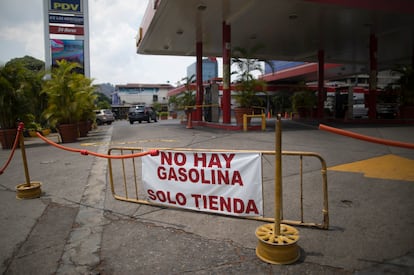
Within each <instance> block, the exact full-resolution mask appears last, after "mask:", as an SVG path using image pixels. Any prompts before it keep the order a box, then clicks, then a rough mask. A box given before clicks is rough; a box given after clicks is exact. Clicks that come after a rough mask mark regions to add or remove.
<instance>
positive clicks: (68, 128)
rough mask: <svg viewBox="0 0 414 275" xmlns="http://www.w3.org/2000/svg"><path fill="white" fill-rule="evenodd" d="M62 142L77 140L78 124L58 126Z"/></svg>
mask: <svg viewBox="0 0 414 275" xmlns="http://www.w3.org/2000/svg"><path fill="white" fill-rule="evenodd" d="M58 129H59V134H60V137H61V139H62V143H69V142H75V141H77V140H78V124H77V123H73V124H61V125H59V127H58Z"/></svg>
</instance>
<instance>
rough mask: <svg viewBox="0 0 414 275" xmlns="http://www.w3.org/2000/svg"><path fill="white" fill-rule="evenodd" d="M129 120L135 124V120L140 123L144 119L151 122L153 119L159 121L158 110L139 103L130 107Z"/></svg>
mask: <svg viewBox="0 0 414 275" xmlns="http://www.w3.org/2000/svg"><path fill="white" fill-rule="evenodd" d="M128 120H129V123H130V124H133V123H134V122H135V121H138V122H139V123H141V122H142V121H146V122H148V123H150V122H151V120H152V121H154V122H157V112H156V111H155V110H154V109H153V108H152V107H148V106H143V105H137V106H134V107H131V108H129V111H128Z"/></svg>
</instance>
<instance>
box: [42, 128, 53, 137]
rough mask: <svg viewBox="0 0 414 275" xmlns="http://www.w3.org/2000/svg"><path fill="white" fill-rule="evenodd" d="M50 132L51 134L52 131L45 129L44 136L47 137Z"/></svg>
mask: <svg viewBox="0 0 414 275" xmlns="http://www.w3.org/2000/svg"><path fill="white" fill-rule="evenodd" d="M50 132H51V130H50V129H43V130H42V135H43V136H47V135H49V134H50Z"/></svg>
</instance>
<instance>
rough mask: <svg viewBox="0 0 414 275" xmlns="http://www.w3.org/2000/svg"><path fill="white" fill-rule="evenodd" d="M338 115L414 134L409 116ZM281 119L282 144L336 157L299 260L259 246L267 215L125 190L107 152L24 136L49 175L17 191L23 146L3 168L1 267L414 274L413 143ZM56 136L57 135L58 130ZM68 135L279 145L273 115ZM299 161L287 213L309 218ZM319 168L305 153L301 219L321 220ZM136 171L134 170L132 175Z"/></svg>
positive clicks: (132, 142)
mask: <svg viewBox="0 0 414 275" xmlns="http://www.w3.org/2000/svg"><path fill="white" fill-rule="evenodd" d="M330 125H331V126H334V127H338V128H342V129H346V130H349V131H353V132H356V133H359V134H363V135H368V136H372V137H378V138H383V139H389V140H395V141H401V142H406V143H414V127H413V126H412V125H372V124H363V125H358V124H330ZM282 128H283V132H282V150H284V151H295V152H297V151H300V152H302V151H305V152H315V153H317V154H319V155H320V156H322V157H323V159H324V160H325V161H326V163H327V166H328V172H327V182H328V198H329V199H328V202H329V229H327V230H326V229H318V228H314V227H308V226H295V228H297V229H298V230H299V234H300V239H299V242H298V245H299V247H300V258H299V260H298V261H296V262H295V263H293V264H289V265H273V264H268V263H265V262H263V261H262V260H260V259H259V258H258V257H257V256H256V252H255V249H256V246H257V243H258V239H257V238H256V236H255V230H256V228H258V227H259V226H261V225H263V224H264V223H265V222H263V221H257V220H250V219H242V218H236V217H232V216H222V215H215V214H208V213H202V212H196V211H188V210H183V209H176V208H168V207H159V206H151V205H146V204H138V203H134V202H125V201H121V200H117V199H115V198H114V196H113V192H112V191H113V190H112V188H111V185H110V182H111V180H110V177H109V173H108V171H109V167H108V160H107V159H105V158H100V157H94V156H91V155H83V154H79V153H73V152H68V151H65V150H61V149H58V148H56V147H53V146H51V145H48V144H46V143H45V142H43V141H42V140H40V139H39V138H26V139H25V149H26V155H27V161H28V170H29V175H30V179H31V180H32V181H40V182H41V183H42V187H41V188H42V195H41V197H40V198H36V199H28V200H22V199H17V198H16V190H15V188H16V186H17V185H18V184H21V183H25V173H24V165H23V161H22V156H21V153H20V151H16V153H15V155H14V157H13V159H12V162H11V163H10V166H9V167H8V168H7V169H6V171H5V172H4V174H2V175H0V206H1V211H0V220H1V223H0V243H1V248H0V262H1V265H0V272H1V273H2V274H185V273H188V274H414V216H413V213H414V200H413V195H414V179H413V173H414V150H411V149H405V148H400V147H391V146H386V145H380V144H374V143H369V142H366V141H361V140H356V139H352V138H348V137H345V136H339V135H336V134H333V133H329V132H325V131H321V130H319V129H318V123H317V122H314V121H307V122H303V121H291V120H283V121H282ZM48 138H49V139H50V140H52V141H55V142H59V139H58V136H57V134H51V135H49V136H48ZM62 145H64V146H68V147H70V148H77V149H82V150H89V151H93V152H98V153H101V154H106V153H107V151H108V149H109V148H115V147H116V148H126V147H128V148H139V147H144V148H193V149H200V148H202V149H206V151H208V150H209V149H225V150H252V151H269V150H270V151H271V150H274V149H275V135H274V120H269V121H268V125H267V129H266V131H249V132H241V131H228V130H222V129H212V128H207V127H199V126H195V127H194V128H193V129H186V126H185V125H184V124H181V123H180V121H179V120H171V119H170V120H166V121H159V122H157V123H150V124H147V123H142V124H138V123H137V124H133V125H129V123H128V122H127V121H116V122H114V123H113V124H112V125H103V126H99V127H98V128H97V129H94V130H93V131H91V132H90V133H89V134H88V137H85V138H80V139H79V140H78V142H75V143H69V144H62ZM9 154H10V150H1V151H0V165H2V164H3V163H4V162H5V161H6V159H7V158H8V156H9ZM273 160H274V159H273V157H272V156H263V165H264V168H263V184H264V186H263V188H264V199H265V207H264V212H265V214H266V215H270V216H272V209H273V207H274V202H273V200H272V199H273V198H272V197H273V191H272V186H273V183H274V173H272V171H273V168H272V167H273V166H272V165H273ZM296 165H297V160H296V159H294V160H291V159H290V158H288V157H284V158H283V162H282V171H283V172H282V175H283V177H282V181H283V196H284V197H283V207H284V210H283V211H284V215H285V217H284V218H285V219H287V220H300V219H301V217H300V214H298V212H297V211H298V209H299V206H298V203H297V201H298V197H299V196H300V195H299V193H298V191H297V190H296V189H295V187H294V186H296V185H295V184H297V182H298V180H299V179H300V169H299V168H298V166H296ZM119 168H120V169H119ZM112 169H113V170H116V171H112V172H113V173H114V175H121V174H122V166H120V165H119V162H118V164H117V165H114V166H113V167H112ZM138 171H139V172H140V170H138ZM376 172H379V173H376ZM320 174H321V169H320V164H319V162H318V161H314V160H311V161H309V162H308V161H307V160H306V161H304V166H303V181H304V193H303V197H304V210H305V214H306V215H305V217H304V218H305V220H306V221H309V222H316V223H319V222H322V220H323V217H322V212H321V210H322V207H323V203H322V202H323V196H322V189H321V175H320ZM131 177H132V178H133V177H134V176H131V174H130V172H128V170H127V175H126V178H127V181H128V184H129V181H130V178H131ZM137 177H138V178H139V176H137ZM115 184H117V185H116V187H115V192H118V190H122V184H123V180H122V177H121V178H116V179H115ZM118 184H119V185H118ZM120 193H122V192H120ZM121 195H122V194H121Z"/></svg>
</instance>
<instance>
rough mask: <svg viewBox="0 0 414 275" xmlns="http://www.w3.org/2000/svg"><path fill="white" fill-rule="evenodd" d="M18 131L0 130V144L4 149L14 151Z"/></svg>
mask: <svg viewBox="0 0 414 275" xmlns="http://www.w3.org/2000/svg"><path fill="white" fill-rule="evenodd" d="M16 135H17V129H0V142H1V146H2V148H3V149H12V148H13V144H14V140H15V139H16Z"/></svg>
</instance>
